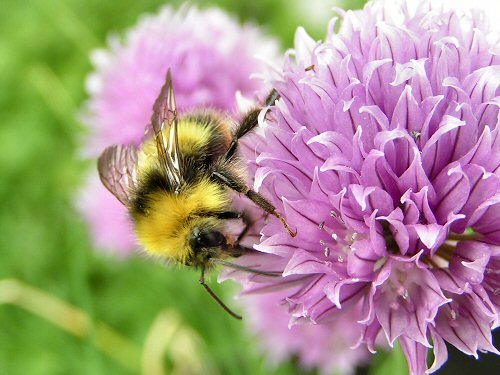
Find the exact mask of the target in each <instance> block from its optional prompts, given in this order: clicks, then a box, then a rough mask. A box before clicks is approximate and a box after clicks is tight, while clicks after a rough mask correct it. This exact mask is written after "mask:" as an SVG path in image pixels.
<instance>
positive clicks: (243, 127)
mask: <svg viewBox="0 0 500 375" xmlns="http://www.w3.org/2000/svg"><path fill="white" fill-rule="evenodd" d="M279 97H280V95H279V94H278V92H277V91H276V90H274V89H273V90H272V91H271V93H270V94H269V95H268V97H267V99H266V102H265V103H266V106H270V105H272V104H274V102H275V101H276V99H278V98H279ZM261 110H262V108H254V109H252V110H250V111H249V112H248V113H247V114H246V116H245V117H244V118H243V120H241V122H240V123H239V124H238V127H237V128H236V131H235V132H234V135H233V140H232V141H231V144H230V145H229V148H228V149H227V151H226V154H225V155H224V157H223V159H224V160H226V161H227V160H229V159H231V158H232V157H233V155H234V154H235V152H236V149H237V148H238V140H239V139H240V138H242V137H244V136H245V135H246V134H248V133H250V132H251V131H252V130H253V129H255V127H256V126H257V125H258V124H259V114H260V111H261Z"/></svg>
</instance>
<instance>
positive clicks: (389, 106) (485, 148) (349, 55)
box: [222, 1, 500, 374]
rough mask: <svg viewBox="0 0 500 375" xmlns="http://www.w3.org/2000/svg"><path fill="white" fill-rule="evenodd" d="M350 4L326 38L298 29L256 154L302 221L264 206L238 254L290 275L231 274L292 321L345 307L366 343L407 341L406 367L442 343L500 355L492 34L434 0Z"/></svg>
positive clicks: (499, 183) (498, 88)
mask: <svg viewBox="0 0 500 375" xmlns="http://www.w3.org/2000/svg"><path fill="white" fill-rule="evenodd" d="M341 15H342V18H343V20H342V25H341V27H340V30H339V31H338V32H335V31H334V30H335V26H336V24H335V20H333V21H332V22H331V24H330V27H329V34H328V37H327V39H326V41H325V42H323V43H316V42H315V41H313V40H312V39H311V38H310V37H309V36H308V35H307V34H306V33H305V32H304V31H303V30H302V29H299V31H298V32H297V37H296V42H295V50H294V51H292V52H291V53H290V54H289V56H288V59H287V61H286V62H285V66H284V70H283V73H282V75H281V76H280V77H279V78H277V79H275V81H274V83H273V85H274V87H275V88H276V89H277V90H278V92H279V94H280V95H281V98H280V99H279V100H278V101H277V102H276V104H275V105H274V106H272V107H271V108H270V109H269V111H268V112H267V113H266V115H265V116H262V119H261V120H262V121H261V122H262V123H261V129H260V131H261V133H262V138H261V141H260V142H256V146H255V152H254V157H253V158H251V160H250V161H249V163H253V165H254V166H255V168H256V173H255V188H256V189H258V190H259V191H261V192H262V193H263V194H264V195H265V196H267V197H269V198H270V199H271V200H272V202H273V203H274V204H275V205H276V207H277V208H278V210H279V211H281V212H284V213H285V215H286V218H287V221H288V223H289V224H290V225H291V226H292V227H296V228H297V231H298V234H297V236H296V237H295V238H292V237H290V236H289V235H288V234H287V233H286V231H284V230H283V228H282V226H281V224H280V223H279V222H277V220H274V219H273V218H269V219H268V221H267V222H265V223H263V228H262V231H261V234H262V237H261V240H260V243H259V244H258V245H256V246H255V248H256V249H257V250H259V251H260V254H258V255H248V256H244V257H241V258H239V259H238V262H239V263H240V264H242V265H244V266H247V267H251V268H256V269H260V270H262V271H273V272H276V271H279V272H282V275H283V277H282V278H272V277H268V276H264V275H255V274H253V275H248V274H243V273H241V272H235V271H225V274H223V275H222V278H224V277H231V278H235V279H236V280H238V281H239V282H240V283H241V284H242V285H243V287H244V291H243V293H244V295H254V294H255V295H260V294H262V293H265V292H267V293H268V294H269V295H268V297H266V298H269V299H271V300H274V301H281V305H282V309H283V311H285V312H286V313H287V315H288V317H289V320H290V324H291V325H293V324H298V323H304V322H312V323H315V324H317V325H322V324H330V322H332V321H335V320H338V319H346V318H345V317H346V316H348V319H349V320H350V321H351V325H350V328H351V329H353V330H356V335H357V341H358V344H359V345H362V344H363V345H366V346H367V348H368V349H369V350H370V351H374V350H375V348H374V347H375V340H376V339H377V340H379V339H380V338H384V339H385V341H386V342H387V343H388V344H389V345H391V346H392V345H393V343H394V342H395V341H396V340H398V341H399V343H400V344H401V347H402V349H403V351H404V353H405V355H406V357H407V359H408V363H409V368H410V372H411V374H424V373H426V372H432V371H435V370H436V369H438V368H439V367H440V366H441V365H442V364H443V363H444V362H445V361H446V359H447V350H446V345H445V342H448V343H449V344H451V345H453V346H455V347H456V348H458V349H460V350H461V351H462V352H464V353H466V354H469V355H473V356H476V357H477V352H478V351H489V352H493V353H496V354H500V353H499V352H498V351H497V349H496V348H495V347H494V346H493V344H492V335H491V330H492V329H494V328H495V327H496V326H497V325H498V324H499V323H498V318H499V315H498V314H499V309H500V204H499V203H500V172H499V171H500V120H499V106H500V50H499V48H498V47H499V45H500V44H499V42H500V40H499V38H498V35H496V34H494V33H492V32H491V30H490V27H489V25H488V22H487V18H486V15H485V14H484V13H481V12H476V11H469V12H460V11H454V10H446V9H444V8H443V6H441V5H439V4H438V5H437V6H436V5H435V3H433V2H430V1H424V2H419V3H418V5H417V6H416V7H414V8H411V7H410V6H409V5H408V2H405V1H395V2H394V1H393V2H391V3H390V4H389V3H388V2H384V1H379V2H374V3H369V4H367V5H366V6H365V8H364V9H363V10H360V11H348V12H341ZM261 298H264V297H261ZM273 298H274V299H273ZM275 304H276V302H275V303H274V304H273V307H269V308H270V309H275V306H274V305H275ZM270 311H271V310H270ZM429 348H433V353H434V363H433V364H432V365H431V366H429V365H428V363H427V352H428V350H429Z"/></svg>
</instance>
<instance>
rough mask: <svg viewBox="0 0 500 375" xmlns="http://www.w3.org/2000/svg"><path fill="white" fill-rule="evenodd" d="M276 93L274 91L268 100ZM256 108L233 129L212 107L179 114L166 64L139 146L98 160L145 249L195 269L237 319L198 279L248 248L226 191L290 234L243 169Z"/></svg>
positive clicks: (107, 152) (111, 149)
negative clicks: (233, 225) (241, 151)
mask: <svg viewBox="0 0 500 375" xmlns="http://www.w3.org/2000/svg"><path fill="white" fill-rule="evenodd" d="M277 97H278V95H277V93H276V91H273V92H272V93H271V95H270V96H269V98H268V100H267V101H266V102H267V104H271V103H273V102H274V101H275V100H276V99H277ZM259 113H260V109H259V108H256V109H254V110H251V111H249V112H248V113H247V115H246V116H245V118H244V119H243V120H242V121H241V122H240V123H239V124H238V125H237V126H236V127H235V129H234V130H233V122H232V120H231V119H229V118H228V117H227V116H225V115H223V114H221V113H218V112H215V111H201V112H193V113H189V114H186V115H183V116H182V117H179V116H178V115H177V109H176V103H175V92H174V86H173V83H172V74H171V72H170V69H169V70H168V72H167V76H166V81H165V84H164V85H163V87H162V88H161V91H160V94H159V96H158V98H157V99H156V101H155V103H154V105H153V114H152V116H151V121H150V124H149V125H148V126H147V127H146V135H145V140H144V142H143V143H142V145H141V146H140V148H137V147H136V146H135V145H133V144H130V145H115V146H111V147H108V148H107V149H106V150H105V151H104V152H103V153H102V155H101V156H100V157H99V160H98V169H99V176H100V178H101V181H102V183H103V184H104V186H105V187H106V188H107V189H108V190H109V191H110V192H111V193H112V194H113V195H115V196H116V198H118V200H119V201H120V202H121V203H122V204H124V205H125V206H126V207H127V209H128V211H129V214H130V216H131V218H132V220H133V222H134V225H135V232H136V235H137V239H138V242H139V244H140V245H141V246H142V247H143V248H144V250H145V251H146V252H147V253H149V254H153V255H156V256H159V257H161V258H163V259H167V260H170V261H173V262H176V263H180V264H183V265H187V266H191V267H194V268H197V269H200V270H201V277H200V283H201V284H202V285H203V286H204V287H205V289H206V290H207V291H208V292H209V294H210V295H211V296H212V297H213V298H214V299H215V300H216V301H217V302H218V303H219V304H220V305H221V306H222V307H223V308H224V309H225V310H226V311H227V312H229V313H230V314H231V315H233V316H234V317H236V318H240V317H239V316H238V315H236V314H235V313H234V312H232V311H231V310H230V309H229V308H228V307H227V306H226V305H225V304H224V303H223V302H222V301H221V300H220V299H219V298H218V297H217V296H216V295H215V294H214V293H213V291H212V290H211V289H210V288H209V286H208V285H207V284H206V283H205V271H206V270H208V269H210V268H211V267H212V266H213V265H215V264H225V265H228V264H229V265H232V266H234V267H236V268H238V266H236V265H233V264H231V263H229V262H225V261H224V259H225V258H228V257H238V256H240V255H242V254H245V253H249V252H252V251H254V250H253V249H251V248H248V247H244V246H241V245H240V244H239V241H240V240H241V238H242V237H243V236H244V235H245V233H246V232H247V230H248V229H249V226H250V223H249V221H248V220H247V219H245V215H244V213H243V212H239V211H238V210H236V209H234V208H233V205H232V201H231V194H232V191H235V192H237V193H240V194H244V195H245V196H246V197H248V198H249V199H250V200H251V201H252V202H254V203H255V204H256V205H257V206H259V207H260V208H262V209H263V210H264V211H265V212H267V213H268V214H270V215H273V216H275V217H276V218H278V219H279V220H280V221H281V223H282V224H283V226H284V228H285V229H286V230H287V231H288V233H289V234H290V235H291V236H294V235H295V234H296V233H295V232H294V231H292V229H291V228H290V227H289V225H288V224H287V222H286V221H285V219H284V218H283V216H282V215H281V214H280V213H278V212H277V211H276V209H275V207H274V206H273V205H272V204H271V203H270V202H269V201H268V200H267V199H266V198H264V197H263V196H262V195H260V194H259V193H257V192H255V191H254V190H252V189H251V188H249V187H248V186H247V184H246V182H245V176H244V173H242V170H243V168H242V167H241V165H242V161H241V159H240V157H239V156H238V153H237V149H238V140H239V139H241V138H242V137H243V136H245V135H246V134H248V133H249V132H250V131H252V130H253V129H254V128H255V127H256V126H257V124H258V121H257V118H258V115H259ZM234 219H240V220H243V221H244V223H245V228H244V229H243V231H242V232H241V234H240V235H239V236H238V237H237V238H230V235H229V234H227V233H226V224H227V221H228V220H234ZM250 271H253V270H250ZM257 272H258V271H257ZM258 273H260V272H258ZM264 274H265V273H264Z"/></svg>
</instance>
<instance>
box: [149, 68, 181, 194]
mask: <svg viewBox="0 0 500 375" xmlns="http://www.w3.org/2000/svg"><path fill="white" fill-rule="evenodd" d="M151 126H152V128H153V132H154V136H155V139H156V148H157V151H158V158H159V161H160V163H161V165H162V166H163V167H164V172H165V177H166V178H167V179H168V181H169V182H170V183H171V185H172V186H174V187H175V190H176V191H179V189H180V187H181V186H182V185H183V183H184V180H183V178H182V167H181V160H180V156H179V139H178V135H177V127H178V121H177V106H176V103H175V92H174V86H173V83H172V73H171V72H170V69H169V70H168V72H167V78H166V81H165V84H164V85H163V87H162V88H161V91H160V95H159V96H158V98H157V99H156V101H155V103H154V105H153V115H152V116H151ZM167 134H168V139H167V137H166V135H167Z"/></svg>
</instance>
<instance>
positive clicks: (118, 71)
mask: <svg viewBox="0 0 500 375" xmlns="http://www.w3.org/2000/svg"><path fill="white" fill-rule="evenodd" d="M259 56H260V57H264V58H265V59H267V60H269V61H278V59H277V56H278V43H276V42H275V41H274V40H272V39H270V38H267V37H264V35H263V34H262V33H261V31H260V30H259V29H257V28H256V27H254V26H251V25H244V26H241V25H239V24H238V22H237V21H236V20H235V19H233V18H231V17H230V16H229V15H227V14H226V13H224V12H223V11H221V10H218V9H206V10H199V9H197V8H195V7H183V8H182V9H181V10H179V11H176V10H174V9H173V8H171V7H164V8H163V9H161V10H160V12H159V13H158V14H156V15H148V16H145V17H143V18H142V19H141V20H140V22H139V23H138V24H137V25H136V26H134V27H133V28H131V29H130V30H129V31H128V32H127V33H126V34H125V37H124V38H123V39H122V38H120V37H118V36H113V37H112V38H110V40H109V48H108V49H105V50H97V51H95V52H94V53H93V56H92V60H93V63H94V65H95V71H94V72H93V73H92V74H91V75H90V76H89V78H88V82H87V87H88V92H89V94H90V99H89V101H88V103H87V105H86V108H85V118H84V122H85V123H86V124H87V125H88V126H89V128H90V137H89V139H88V140H87V141H86V144H85V145H84V147H83V152H84V153H85V154H86V155H89V156H92V157H95V156H97V155H99V154H100V153H101V152H102V150H104V148H105V147H107V146H109V145H112V144H129V143H135V144H139V143H140V142H141V139H142V137H143V135H144V128H145V126H146V124H147V123H148V122H149V119H150V117H151V111H152V106H153V102H154V100H155V99H156V97H157V96H158V92H159V90H160V87H161V86H162V84H163V82H164V81H165V74H166V71H167V69H168V68H170V69H171V71H172V73H173V77H174V81H175V91H176V99H177V108H178V109H179V111H180V112H181V113H182V112H186V111H189V110H191V109H194V108H199V107H210V108H215V109H218V110H221V111H228V112H231V113H234V112H235V111H236V109H237V108H236V107H237V105H236V93H237V92H238V91H239V92H241V94H242V95H244V96H248V97H253V96H254V95H255V93H256V91H258V90H260V89H262V88H263V83H262V81H261V80H257V79H251V75H252V74H253V73H255V72H264V71H265V68H266V66H267V65H266V63H265V62H264V61H262V60H261V59H260V58H259ZM95 174H96V172H93V176H92V177H91V178H90V179H89V183H88V184H87V186H86V187H85V188H84V191H83V193H82V197H81V199H79V202H78V206H79V207H80V210H81V211H82V213H83V215H84V217H85V218H86V220H87V221H88V223H89V225H90V230H91V235H92V238H93V240H94V243H95V245H96V246H98V247H99V248H104V249H107V250H110V251H112V252H115V251H118V252H120V253H122V254H127V253H129V252H130V251H132V250H133V249H134V248H135V247H136V244H135V239H134V235H133V232H132V225H131V224H130V222H129V220H128V217H127V210H126V208H125V207H123V205H121V204H120V203H119V202H118V201H117V200H116V198H115V197H113V196H112V195H111V194H110V193H109V192H108V191H107V190H106V189H105V188H104V187H103V186H102V184H100V183H95V181H96V180H97V176H96V175H95ZM96 210H97V212H98V213H96Z"/></svg>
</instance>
